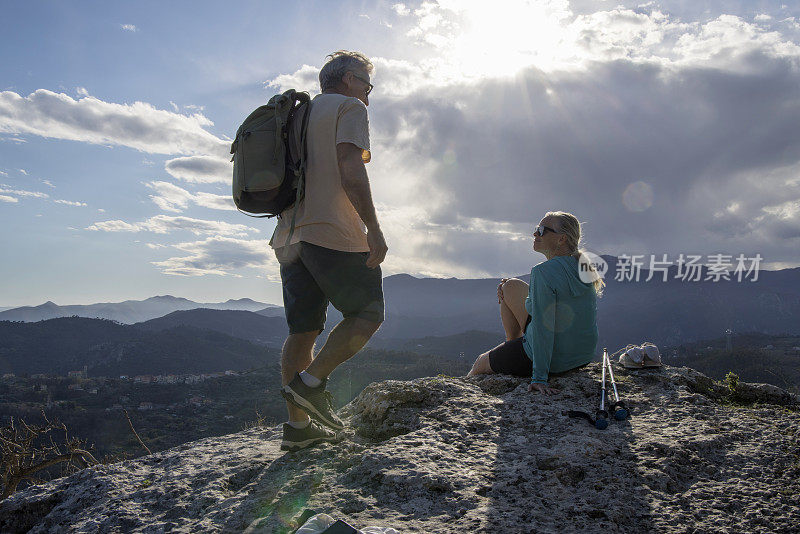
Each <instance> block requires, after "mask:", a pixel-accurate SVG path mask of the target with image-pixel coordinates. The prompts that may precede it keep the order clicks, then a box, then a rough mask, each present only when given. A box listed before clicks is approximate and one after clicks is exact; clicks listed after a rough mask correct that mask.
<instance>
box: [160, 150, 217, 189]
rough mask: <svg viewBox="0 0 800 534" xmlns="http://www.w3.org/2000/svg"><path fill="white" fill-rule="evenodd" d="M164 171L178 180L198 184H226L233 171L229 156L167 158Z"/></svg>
mask: <svg viewBox="0 0 800 534" xmlns="http://www.w3.org/2000/svg"><path fill="white" fill-rule="evenodd" d="M164 168H165V169H166V171H167V172H168V173H169V174H170V175H172V176H173V177H175V178H178V179H179V180H185V181H187V182H194V183H200V184H211V183H220V184H228V183H230V181H231V173H232V172H233V168H232V164H231V162H230V158H215V157H211V156H186V157H181V158H174V159H170V160H168V161H167V162H166V163H165V164H164Z"/></svg>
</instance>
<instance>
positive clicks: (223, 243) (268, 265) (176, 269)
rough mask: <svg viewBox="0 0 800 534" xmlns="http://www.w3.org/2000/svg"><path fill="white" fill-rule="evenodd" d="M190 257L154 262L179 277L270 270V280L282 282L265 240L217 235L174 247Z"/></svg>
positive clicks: (232, 274)
mask: <svg viewBox="0 0 800 534" xmlns="http://www.w3.org/2000/svg"><path fill="white" fill-rule="evenodd" d="M174 247H175V248H177V249H178V250H180V251H182V252H185V253H187V254H188V255H186V256H178V257H173V258H169V259H167V260H164V261H155V262H151V263H152V264H153V265H155V266H156V267H159V268H160V269H161V272H163V273H164V274H171V275H178V276H205V275H212V274H213V275H219V276H226V275H227V276H237V277H238V276H241V275H239V274H238V273H236V272H235V271H238V270H241V269H266V270H267V274H268V276H267V277H268V278H270V279H272V280H276V279H279V274H278V272H279V268H278V263H277V261H276V260H275V255H274V253H273V252H272V249H270V248H269V247H268V246H267V244H266V243H265V242H264V241H263V240H245V239H233V238H229V237H222V236H213V237H209V238H207V239H205V240H202V241H197V242H188V243H179V244H177V245H174Z"/></svg>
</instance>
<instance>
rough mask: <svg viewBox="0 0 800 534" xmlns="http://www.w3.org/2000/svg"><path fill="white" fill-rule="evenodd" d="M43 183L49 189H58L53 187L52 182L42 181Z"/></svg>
mask: <svg viewBox="0 0 800 534" xmlns="http://www.w3.org/2000/svg"><path fill="white" fill-rule="evenodd" d="M42 183H43V184H44V185H46V186H48V187H52V188H55V187H56V186H55V185H53V182H51V181H50V180H42Z"/></svg>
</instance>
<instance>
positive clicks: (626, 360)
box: [619, 345, 644, 369]
mask: <svg viewBox="0 0 800 534" xmlns="http://www.w3.org/2000/svg"><path fill="white" fill-rule="evenodd" d="M643 360H644V351H642V347H639V346H637V345H628V347H627V349H626V350H625V352H623V353H622V356H620V357H619V363H620V365H622V367H624V368H625V369H641V368H642V361H643Z"/></svg>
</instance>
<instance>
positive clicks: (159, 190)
mask: <svg viewBox="0 0 800 534" xmlns="http://www.w3.org/2000/svg"><path fill="white" fill-rule="evenodd" d="M146 185H147V187H149V188H150V189H153V190H154V191H156V194H155V195H150V198H151V199H152V200H153V202H155V203H156V205H157V206H158V207H159V208H161V209H162V210H165V211H171V212H175V213H180V212H181V211H183V210H185V209H186V208H187V207H188V206H189V204H190V203H194V204H197V205H198V206H203V207H206V208H212V209H218V210H236V206H235V205H234V203H233V199H232V198H231V195H217V194H214V193H205V192H198V193H191V192H189V191H187V190H186V189H183V188H181V187H178V186H177V185H175V184H171V183H169V182H149V183H147V184H146Z"/></svg>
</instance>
